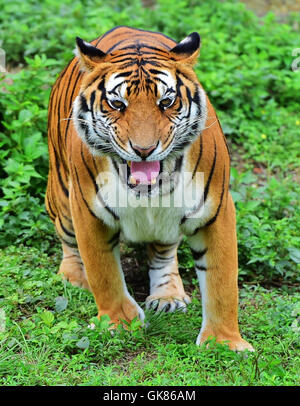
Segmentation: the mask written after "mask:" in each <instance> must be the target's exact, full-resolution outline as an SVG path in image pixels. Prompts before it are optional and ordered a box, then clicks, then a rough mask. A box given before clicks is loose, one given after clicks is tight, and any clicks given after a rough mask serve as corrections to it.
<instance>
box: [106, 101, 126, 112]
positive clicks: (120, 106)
mask: <svg viewBox="0 0 300 406" xmlns="http://www.w3.org/2000/svg"><path fill="white" fill-rule="evenodd" d="M109 104H110V105H111V107H112V108H114V109H116V110H121V111H123V110H125V108H126V105H125V103H123V102H122V101H121V100H111V101H110V102H109Z"/></svg>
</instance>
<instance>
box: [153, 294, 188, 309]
mask: <svg viewBox="0 0 300 406" xmlns="http://www.w3.org/2000/svg"><path fill="white" fill-rule="evenodd" d="M190 301H191V299H190V297H189V296H188V295H186V294H184V295H178V296H176V297H168V296H163V297H160V296H156V295H150V296H148V297H147V299H146V309H148V310H149V309H151V310H154V311H156V312H166V313H172V312H175V311H176V310H180V311H183V312H186V310H187V305H188V304H189V303H190Z"/></svg>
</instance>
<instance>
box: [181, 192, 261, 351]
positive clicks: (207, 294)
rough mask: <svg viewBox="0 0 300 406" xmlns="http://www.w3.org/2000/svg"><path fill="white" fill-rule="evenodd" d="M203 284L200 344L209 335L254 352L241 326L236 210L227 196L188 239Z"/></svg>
mask: <svg viewBox="0 0 300 406" xmlns="http://www.w3.org/2000/svg"><path fill="white" fill-rule="evenodd" d="M188 241H189V244H190V247H191V250H192V253H193V256H194V260H195V268H196V272H197V276H198V280H199V284H200V290H201V297H202V327H201V330H200V333H199V335H198V338H197V344H202V343H203V342H205V341H206V340H207V339H208V338H209V337H215V338H216V340H217V342H228V345H229V348H231V349H232V350H237V351H243V350H246V349H248V350H250V351H254V350H253V347H252V346H251V345H250V344H249V343H248V342H247V341H245V340H243V339H242V337H241V335H240V332H239V327H238V283H237V278H238V260H237V239H236V227H235V209H234V204H233V201H232V198H231V195H230V194H229V195H228V201H227V207H224V205H223V207H222V209H221V210H220V213H219V215H218V216H217V218H216V220H215V221H214V222H213V223H212V224H210V225H208V226H206V227H204V228H202V229H200V230H199V231H198V232H197V233H196V234H195V235H194V236H192V237H190V238H189V239H188Z"/></svg>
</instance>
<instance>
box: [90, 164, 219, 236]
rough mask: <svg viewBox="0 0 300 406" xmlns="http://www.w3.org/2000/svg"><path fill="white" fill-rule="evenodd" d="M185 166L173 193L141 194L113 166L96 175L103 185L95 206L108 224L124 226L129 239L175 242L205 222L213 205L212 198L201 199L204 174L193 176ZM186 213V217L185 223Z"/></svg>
mask: <svg viewBox="0 0 300 406" xmlns="http://www.w3.org/2000/svg"><path fill="white" fill-rule="evenodd" d="M184 168H185V165H184V164H183V167H182V170H181V172H180V175H179V178H178V183H177V186H176V188H175V189H174V191H173V192H172V193H171V194H165V195H163V196H159V195H156V196H153V197H148V196H145V197H140V198H137V196H136V194H135V193H134V192H133V191H131V190H130V189H129V188H128V187H127V185H126V184H124V183H122V182H121V181H120V178H119V176H117V174H116V172H115V171H114V169H113V168H111V172H109V173H106V174H99V176H98V178H97V183H98V185H99V187H100V189H99V193H98V196H95V199H94V208H93V209H94V211H95V213H96V215H97V216H98V217H99V218H101V219H102V220H103V221H104V222H105V223H106V224H107V225H109V226H110V227H112V228H113V229H121V234H122V235H123V237H124V238H125V239H126V240H128V241H131V242H151V241H160V242H162V243H173V242H176V241H178V240H179V238H180V235H181V234H189V233H191V232H192V231H193V230H194V229H195V228H196V227H199V225H201V224H204V223H205V221H206V219H207V218H209V216H210V213H211V206H212V205H211V202H210V199H207V201H206V202H205V203H204V202H203V200H202V199H203V190H204V182H203V178H204V177H203V174H201V173H200V174H197V176H195V177H194V179H193V180H192V179H191V176H192V174H191V173H189V172H186V171H185V169H184ZM104 178H105V179H106V181H105V180H104ZM185 217H187V219H185V221H184V223H183V224H182V219H183V218H185Z"/></svg>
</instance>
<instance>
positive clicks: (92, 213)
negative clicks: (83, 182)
mask: <svg viewBox="0 0 300 406" xmlns="http://www.w3.org/2000/svg"><path fill="white" fill-rule="evenodd" d="M74 171H75V175H76V180H77V184H78V188H79V191H80V194H81V197H82V200H83V201H84V204H85V205H86V207H87V209H88V210H89V212H90V213H91V215H92V216H94V217H95V218H96V219H97V220H99V219H98V217H97V216H96V214H95V213H94V212H93V210H92V209H91V208H90V206H89V205H88V202H87V201H86V200H85V198H84V196H83V192H82V189H81V186H80V182H79V177H78V173H77V170H76V167H75V166H74Z"/></svg>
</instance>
